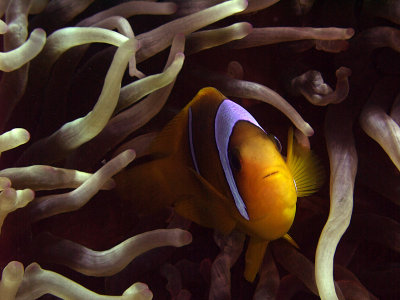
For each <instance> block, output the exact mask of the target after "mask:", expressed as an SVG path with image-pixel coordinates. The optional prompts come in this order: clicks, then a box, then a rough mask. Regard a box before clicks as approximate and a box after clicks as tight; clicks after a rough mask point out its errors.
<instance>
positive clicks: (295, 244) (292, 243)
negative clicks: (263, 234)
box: [282, 233, 300, 249]
mask: <svg viewBox="0 0 400 300" xmlns="http://www.w3.org/2000/svg"><path fill="white" fill-rule="evenodd" d="M282 238H284V239H285V240H287V241H288V242H289V243H290V244H291V245H292V246H294V247H295V248H297V249H300V247H299V245H297V243H296V241H295V240H294V239H293V238H292V237H291V236H290V235H288V234H287V233H286V234H285V235H284V236H283V237H282Z"/></svg>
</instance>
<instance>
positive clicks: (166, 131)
mask: <svg viewBox="0 0 400 300" xmlns="http://www.w3.org/2000/svg"><path fill="white" fill-rule="evenodd" d="M187 112H188V109H187V107H185V108H184V109H183V110H182V111H181V112H180V113H178V114H177V115H176V116H175V117H174V118H173V119H172V120H170V121H169V122H168V123H167V125H165V127H164V128H163V130H162V131H161V132H160V133H159V134H158V135H157V137H156V138H155V139H154V141H153V143H152V144H151V147H150V148H149V150H148V154H150V155H154V154H158V155H163V156H168V155H170V154H172V153H175V152H176V150H177V149H178V148H179V147H180V145H181V141H182V138H186V136H183V129H184V128H185V127H186V123H187Z"/></svg>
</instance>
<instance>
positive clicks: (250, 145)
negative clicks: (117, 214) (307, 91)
mask: <svg viewBox="0 0 400 300" xmlns="http://www.w3.org/2000/svg"><path fill="white" fill-rule="evenodd" d="M300 148H301V147H299V146H297V145H296V144H293V133H292V132H289V142H288V151H287V158H286V160H285V158H284V157H283V156H282V155H281V153H280V151H281V146H280V143H279V141H278V140H277V139H276V138H275V137H274V136H273V135H271V134H269V133H267V132H266V131H264V129H262V128H261V126H260V125H259V124H258V123H257V121H256V120H255V119H254V118H253V116H252V115H251V114H250V113H249V112H247V111H246V110H245V109H244V108H243V107H241V106H240V105H238V104H236V103H235V102H233V101H231V100H229V99H227V98H226V97H225V96H224V95H222V94H221V93H220V92H219V91H217V90H216V89H214V88H204V89H202V90H200V91H199V92H198V94H197V95H196V96H195V97H194V99H193V100H192V101H191V102H190V103H188V104H187V105H186V107H185V108H184V109H183V110H182V111H181V112H180V113H179V114H178V115H176V116H175V118H174V119H172V120H171V121H170V122H169V123H168V124H167V126H166V127H165V128H164V129H163V130H162V131H161V132H160V134H159V135H158V136H157V138H156V139H155V140H154V141H153V143H152V145H151V146H150V148H149V150H148V156H147V159H146V160H145V162H144V163H142V164H136V165H135V164H134V165H133V166H132V167H128V168H127V169H126V170H124V171H123V172H122V173H120V174H119V175H118V176H117V178H116V180H117V189H118V191H119V193H120V194H121V197H122V198H131V199H130V201H133V202H134V203H133V205H134V207H135V209H137V210H138V211H139V212H151V211H152V210H155V209H156V208H159V207H160V206H162V205H172V206H173V207H174V209H175V210H176V212H177V213H178V214H180V215H182V216H184V217H186V218H188V219H190V220H192V221H194V222H196V223H198V224H200V225H202V226H205V227H211V228H215V229H216V230H218V231H220V232H221V233H223V234H229V233H230V232H231V231H232V230H234V229H237V230H240V231H242V232H244V233H245V234H247V235H249V236H250V240H249V244H248V248H247V251H246V257H245V259H246V266H245V272H244V276H245V278H246V279H247V280H248V281H253V280H254V278H255V276H256V274H257V272H258V270H259V267H260V265H261V262H262V259H263V256H264V253H265V250H266V247H267V245H268V242H269V241H272V240H275V239H278V238H281V237H284V238H286V239H288V240H289V241H292V240H291V238H290V237H289V236H288V235H287V232H288V230H289V229H290V227H291V225H292V223H293V219H294V216H295V212H296V201H297V197H298V196H305V195H309V194H311V193H313V192H315V191H316V190H317V189H318V188H319V186H320V185H321V184H322V182H321V178H322V177H321V176H320V175H321V167H320V166H319V164H318V163H317V162H316V160H315V159H314V156H313V155H311V153H310V152H309V151H304V150H302V149H300Z"/></svg>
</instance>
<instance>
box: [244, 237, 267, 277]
mask: <svg viewBox="0 0 400 300" xmlns="http://www.w3.org/2000/svg"><path fill="white" fill-rule="evenodd" d="M268 243H269V241H266V240H261V239H258V238H255V237H251V238H250V241H249V245H248V246H247V251H246V257H245V261H246V266H245V269H244V278H245V279H246V280H247V281H249V282H253V281H254V279H255V278H256V275H257V273H258V271H259V269H260V266H261V263H262V261H263V258H264V254H265V250H266V249H267V246H268Z"/></svg>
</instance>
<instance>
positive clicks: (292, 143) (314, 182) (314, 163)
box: [286, 128, 325, 197]
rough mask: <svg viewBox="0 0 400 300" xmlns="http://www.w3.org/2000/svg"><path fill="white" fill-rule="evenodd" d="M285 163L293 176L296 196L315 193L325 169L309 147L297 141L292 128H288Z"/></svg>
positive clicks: (320, 183)
mask: <svg viewBox="0 0 400 300" xmlns="http://www.w3.org/2000/svg"><path fill="white" fill-rule="evenodd" d="M286 163H287V166H288V168H289V170H290V172H291V174H292V176H293V178H294V181H295V184H296V191H297V196H298V197H304V196H308V195H311V194H313V193H315V192H316V191H317V190H318V189H319V188H320V187H321V185H322V184H323V183H324V180H325V171H324V168H323V166H322V164H321V162H320V160H319V159H318V157H317V156H316V155H315V154H314V153H313V152H312V151H311V150H310V149H306V148H303V147H302V146H301V145H300V144H299V143H297V141H296V140H295V139H294V137H293V128H290V129H289V134H288V147H287V158H286Z"/></svg>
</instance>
